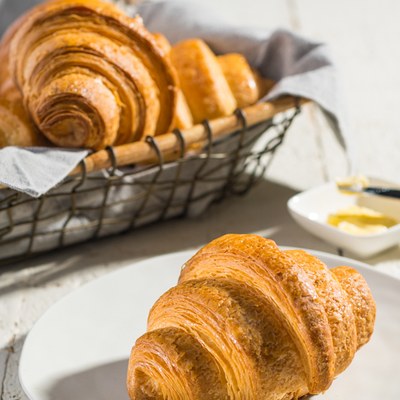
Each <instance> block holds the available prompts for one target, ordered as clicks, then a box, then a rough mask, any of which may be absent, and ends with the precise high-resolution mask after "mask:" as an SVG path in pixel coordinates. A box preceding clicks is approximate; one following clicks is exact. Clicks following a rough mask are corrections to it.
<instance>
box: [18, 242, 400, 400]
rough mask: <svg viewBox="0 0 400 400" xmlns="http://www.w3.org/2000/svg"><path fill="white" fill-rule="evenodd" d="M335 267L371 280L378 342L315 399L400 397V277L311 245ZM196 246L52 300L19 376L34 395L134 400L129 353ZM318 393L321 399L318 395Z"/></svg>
mask: <svg viewBox="0 0 400 400" xmlns="http://www.w3.org/2000/svg"><path fill="white" fill-rule="evenodd" d="M309 251H310V252H311V253H313V254H315V255H316V256H317V257H319V258H320V259H321V260H322V261H323V262H325V263H326V264H327V265H328V267H335V266H338V265H348V266H351V267H354V268H356V269H358V270H359V271H360V272H361V273H362V274H363V276H364V277H365V279H366V280H367V282H368V284H369V286H370V288H371V290H372V293H373V296H374V298H375V301H376V304H377V320H376V326H375V332H374V334H373V336H372V340H371V342H370V343H368V344H367V345H366V346H365V347H363V348H362V349H360V351H358V352H357V354H356V356H355V359H354V360H353V362H352V364H351V365H350V366H349V368H347V370H346V371H344V372H343V373H342V374H341V375H340V376H339V377H338V378H337V379H335V381H334V382H333V384H332V387H331V388H330V389H329V390H328V391H327V392H326V393H325V394H324V395H320V396H316V397H315V400H317V399H321V400H342V399H347V400H376V399H384V400H398V399H400V385H399V384H398V357H397V355H398V354H400V341H399V337H400V312H399V310H400V280H398V279H395V278H392V277H389V276H387V275H385V274H383V273H380V272H377V271H374V270H373V269H372V268H371V267H369V266H368V265H366V264H363V263H360V262H357V261H355V260H350V259H347V258H343V257H339V256H336V255H333V254H327V253H322V252H316V251H312V250H309ZM192 255H193V251H185V252H180V253H173V254H168V255H164V256H160V257H156V258H151V259H147V260H144V261H141V262H138V263H135V264H133V265H131V266H129V267H127V268H124V269H121V270H119V271H116V272H113V273H111V274H108V275H106V276H104V277H102V278H99V279H97V280H95V281H93V282H90V283H89V284H87V285H85V286H83V287H81V288H80V289H78V290H76V291H74V292H73V293H71V294H69V295H68V296H66V297H64V298H63V299H61V300H60V301H59V302H57V303H56V304H55V305H54V306H52V307H51V308H50V309H49V310H48V311H47V312H46V313H45V314H44V315H43V316H42V317H41V318H40V319H39V321H38V322H37V323H36V324H35V326H34V327H33V329H32V330H31V332H30V333H29V335H28V337H27V339H26V341H25V344H24V347H23V351H22V355H21V360H20V365H19V377H20V382H21V384H22V387H23V389H24V391H25V393H26V394H27V396H28V398H29V399H30V400H70V399H85V400H110V399H112V400H128V395H127V394H126V389H125V379H126V369H127V365H128V357H129V354H130V350H131V347H132V345H133V344H134V343H135V340H136V339H137V338H138V337H139V336H140V335H142V334H143V333H144V332H145V330H146V320H147V315H148V312H149V310H150V308H151V306H152V305H153V303H154V302H155V301H156V299H157V298H158V297H159V296H161V294H162V293H164V292H165V291H166V290H167V289H169V288H170V287H172V286H173V285H175V284H176V282H177V279H178V276H179V272H180V268H181V265H183V264H184V262H185V261H187V260H188V259H189V258H190V257H191V256H192ZM313 399H314V398H313Z"/></svg>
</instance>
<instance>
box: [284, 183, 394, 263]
mask: <svg viewBox="0 0 400 400" xmlns="http://www.w3.org/2000/svg"><path fill="white" fill-rule="evenodd" d="M370 180H371V185H377V186H380V185H382V186H385V185H386V186H387V185H389V186H393V187H395V186H396V184H394V183H388V182H385V181H382V180H377V179H374V178H370ZM355 204H357V205H360V206H364V207H369V208H372V209H375V210H377V211H380V212H382V213H384V214H386V215H389V216H392V217H393V218H395V219H397V220H400V201H399V200H396V199H391V198H388V197H383V196H368V195H367V196H350V195H346V194H342V193H340V192H339V191H338V190H337V188H336V184H335V183H334V182H330V183H326V184H324V185H321V186H317V187H315V188H312V189H310V190H306V191H305V192H302V193H299V194H297V195H295V196H293V197H292V198H291V199H289V201H288V209H289V212H290V214H291V215H292V217H293V218H294V220H295V221H296V222H297V223H298V224H299V225H301V226H302V227H303V228H304V229H306V230H307V231H309V232H310V233H312V234H313V235H315V236H318V237H319V238H320V239H322V240H325V241H326V242H329V243H331V244H333V245H335V246H338V247H339V248H342V249H346V250H348V251H350V252H351V253H352V254H354V255H357V256H359V257H365V258H366V257H371V256H372V255H374V254H377V253H379V252H381V251H383V250H386V249H388V248H389V247H392V246H395V245H397V244H399V243H400V224H397V225H394V226H393V227H391V228H389V229H387V230H386V231H384V232H381V233H376V234H371V235H365V236H361V235H353V234H350V233H347V232H344V231H342V230H340V229H338V228H336V227H333V226H331V225H329V224H328V223H327V222H326V221H327V218H328V215H329V214H331V213H335V212H337V211H339V210H340V209H342V208H347V207H349V206H351V205H355Z"/></svg>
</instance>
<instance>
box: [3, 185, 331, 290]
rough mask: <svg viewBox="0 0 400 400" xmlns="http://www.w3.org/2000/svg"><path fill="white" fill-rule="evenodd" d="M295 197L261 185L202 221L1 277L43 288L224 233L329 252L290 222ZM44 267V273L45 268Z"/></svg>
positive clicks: (78, 249)
mask: <svg viewBox="0 0 400 400" xmlns="http://www.w3.org/2000/svg"><path fill="white" fill-rule="evenodd" d="M296 193H297V192H296V191H295V190H293V189H290V188H288V187H286V186H282V185H280V184H277V183H273V182H270V181H261V182H260V183H259V184H258V185H257V186H256V187H255V188H253V189H252V191H250V193H249V194H248V195H246V196H236V197H235V196H234V197H230V198H228V199H225V200H224V201H222V202H220V203H217V204H213V205H212V206H211V207H210V208H209V209H208V210H207V211H206V212H205V213H204V214H203V215H201V216H200V217H197V218H191V219H189V218H188V219H184V218H180V219H175V220H169V221H165V222H159V223H156V224H154V225H150V226H147V227H142V228H139V229H137V230H136V231H131V232H128V233H125V234H122V235H118V236H113V237H108V238H104V239H99V240H97V241H92V242H87V243H83V244H81V245H78V246H73V247H71V248H67V249H62V250H58V251H53V252H51V253H49V254H46V255H44V256H39V257H36V258H33V259H31V260H28V261H25V262H23V263H19V264H15V265H12V266H9V267H5V268H2V269H1V271H4V272H6V271H10V270H18V269H21V268H24V269H27V268H29V282H27V283H28V286H29V285H32V286H36V285H42V284H45V283H47V282H51V281H55V280H57V279H59V278H61V277H62V276H64V275H67V274H73V273H75V272H77V271H80V270H82V269H85V270H88V269H90V268H91V267H92V266H99V265H101V266H104V268H107V265H108V264H111V263H113V264H117V263H118V264H120V265H121V266H123V265H124V264H125V265H126V264H128V263H129V261H130V260H138V259H142V258H146V257H152V256H156V255H160V254H165V253H170V252H175V251H179V250H184V249H189V248H196V247H200V246H202V245H203V244H205V243H207V242H209V241H210V240H212V239H214V238H216V237H218V236H220V235H223V234H225V233H250V232H254V233H258V234H260V235H263V236H265V237H269V238H271V239H274V240H275V241H276V242H277V243H279V244H280V245H286V246H296V247H308V248H314V249H317V250H325V251H333V250H334V249H333V248H332V247H331V246H328V245H326V244H324V243H323V242H322V241H321V240H319V239H317V238H314V237H313V236H311V235H310V234H308V233H307V232H305V231H304V230H303V229H302V228H300V227H299V226H298V225H297V224H295V222H294V221H293V220H292V218H291V217H290V215H289V213H288V211H287V207H286V203H287V201H288V199H289V198H290V197H291V196H293V195H294V194H296ZM46 265H47V267H46ZM15 285H16V283H15V282H7V281H6V280H4V279H3V280H2V282H1V283H0V294H2V293H6V292H8V291H10V290H14V289H15Z"/></svg>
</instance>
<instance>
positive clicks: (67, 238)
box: [0, 104, 300, 265]
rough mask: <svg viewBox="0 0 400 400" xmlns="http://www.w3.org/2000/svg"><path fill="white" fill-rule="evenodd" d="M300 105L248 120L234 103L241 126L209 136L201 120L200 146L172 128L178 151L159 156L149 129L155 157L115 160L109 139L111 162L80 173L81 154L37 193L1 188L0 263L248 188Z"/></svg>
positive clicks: (198, 209)
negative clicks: (65, 173) (58, 180)
mask: <svg viewBox="0 0 400 400" xmlns="http://www.w3.org/2000/svg"><path fill="white" fill-rule="evenodd" d="M299 111H300V107H299V105H298V104H297V106H296V107H295V108H294V109H292V110H290V111H286V112H283V113H280V114H278V115H276V116H274V117H273V118H272V119H269V120H266V121H263V122H261V123H258V124H256V125H252V126H248V124H247V121H246V117H245V114H244V113H243V112H242V111H241V110H237V111H236V113H235V114H236V116H237V118H238V120H239V121H240V123H241V125H240V126H241V129H239V130H238V131H236V132H234V133H231V134H229V135H227V136H224V137H222V138H219V139H215V140H213V132H212V130H211V127H210V124H209V122H208V121H204V122H203V125H204V127H205V130H206V132H207V140H206V141H205V143H202V144H201V150H200V151H198V150H196V149H193V148H187V146H186V144H185V139H184V135H183V134H182V132H181V131H179V130H175V131H174V134H175V135H176V136H177V139H178V141H179V143H180V151H179V158H178V159H177V160H174V161H169V160H167V159H164V157H163V154H162V152H161V151H160V149H159V148H158V146H157V142H156V140H154V138H152V137H148V138H146V141H147V142H148V144H149V145H150V146H151V147H152V149H153V151H154V153H155V155H156V159H157V162H156V163H154V164H152V165H136V166H128V167H123V168H121V167H119V166H118V165H117V161H116V157H115V153H114V148H113V147H109V148H108V149H107V151H108V155H109V158H110V162H111V168H109V169H107V170H102V171H99V172H91V173H87V171H86V164H85V160H83V161H82V162H81V165H80V174H79V175H77V176H71V177H68V178H67V179H66V180H65V181H64V182H63V183H62V184H61V185H59V186H58V187H56V188H54V189H52V190H51V191H50V192H49V193H47V194H45V195H43V196H41V197H40V198H37V199H35V198H32V197H30V196H28V195H27V194H24V193H20V192H17V191H15V190H12V189H10V188H5V189H2V190H0V265H4V264H6V263H10V262H15V261H19V260H22V259H25V258H28V257H31V256H33V255H36V254H40V253H43V252H48V251H50V250H54V249H57V248H62V247H65V246H69V245H72V244H75V243H81V242H83V241H88V240H91V239H95V238H98V237H104V236H108V235H112V234H117V233H122V232H124V231H129V230H131V229H136V228H138V227H140V226H143V225H146V224H149V223H154V222H157V221H162V220H166V219H170V218H177V217H183V216H189V217H193V216H196V215H199V214H201V213H202V212H203V211H204V210H205V209H206V208H207V207H208V206H209V205H210V204H211V203H213V202H216V201H220V200H221V199H223V198H225V197H227V196H230V195H243V194H245V193H247V192H248V191H249V190H250V188H251V187H253V186H254V184H256V183H257V181H258V180H259V179H261V178H262V177H263V176H264V175H265V172H266V170H267V168H268V166H269V165H270V163H271V161H272V158H273V155H274V154H275V152H276V150H277V148H278V147H279V146H280V145H281V144H282V141H283V139H284V137H285V134H286V132H287V130H288V128H289V127H290V125H291V123H292V121H293V119H294V118H295V117H296V115H297V114H298V113H299Z"/></svg>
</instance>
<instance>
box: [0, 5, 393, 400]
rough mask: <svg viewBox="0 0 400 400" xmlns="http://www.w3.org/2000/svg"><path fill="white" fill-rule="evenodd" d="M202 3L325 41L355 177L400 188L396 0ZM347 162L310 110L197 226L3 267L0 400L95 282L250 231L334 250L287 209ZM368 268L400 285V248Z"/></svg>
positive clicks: (167, 226) (8, 399)
mask: <svg viewBox="0 0 400 400" xmlns="http://www.w3.org/2000/svg"><path fill="white" fill-rule="evenodd" d="M7 1H8V0H7ZM203 2H207V3H210V7H211V8H212V9H214V10H215V12H219V13H221V12H222V13H224V14H225V15H226V17H227V18H228V19H230V20H232V21H233V22H235V23H236V24H238V25H253V26H254V25H255V26H260V27H265V26H267V27H271V28H274V27H282V26H283V27H286V28H290V29H292V30H295V31H297V32H299V33H301V34H303V35H306V36H309V37H313V38H315V39H317V40H321V41H325V42H328V43H330V45H331V48H332V50H333V53H334V55H335V56H336V59H337V63H338V65H339V66H340V68H341V70H342V78H343V88H344V93H345V99H344V101H346V102H347V105H348V111H349V119H350V122H351V125H352V130H353V131H352V133H353V135H354V137H355V138H356V142H357V143H358V146H357V150H358V151H357V157H356V165H357V166H358V171H359V172H362V173H363V174H366V175H373V176H378V177H381V178H386V179H389V180H395V181H396V180H397V181H399V180H400V176H399V172H398V171H400V157H399V149H400V118H399V111H398V110H397V107H398V105H400V91H398V89H399V88H400V74H399V73H398V71H399V70H400V46H398V43H397V42H398V38H399V37H400V24H398V15H400V2H398V1H396V0H385V1H384V2H378V1H377V0H368V1H366V0H353V1H352V2H349V1H346V0H338V1H335V2H327V1H320V0H286V1H284V0H253V1H251V2H249V1H246V0H235V1H233V0H219V1H218V2H214V1H212V0H203ZM249 4H251V7H250V6H249ZM345 160H346V159H345V156H344V154H343V151H342V150H341V148H340V147H339V146H338V144H337V143H336V142H335V139H334V138H333V135H332V133H331V132H330V131H329V128H328V127H327V125H326V123H325V122H324V120H323V118H322V117H321V115H320V113H319V112H318V110H317V109H316V108H315V107H314V106H307V108H305V110H304V112H303V113H302V115H301V116H300V117H299V118H298V120H297V121H296V123H295V124H294V126H293V128H292V129H291V130H290V132H289V133H288V136H287V138H286V141H285V143H284V145H283V146H282V147H281V149H280V150H279V152H278V154H277V156H276V158H275V160H274V162H273V164H272V166H271V168H270V170H269V173H268V178H269V180H272V181H274V182H276V183H271V181H264V182H262V183H261V184H260V185H259V186H258V187H256V188H255V189H254V190H253V191H252V192H251V193H250V194H249V195H248V196H247V197H244V198H232V199H229V200H227V201H225V202H224V203H221V204H218V205H215V206H213V207H212V208H211V209H209V211H207V212H206V213H205V214H204V215H203V216H202V217H200V218H198V219H194V220H175V221H170V222H165V223H161V224H158V225H155V226H151V227H147V228H143V229H140V230H138V231H137V232H132V233H129V234H126V235H123V236H119V237H114V238H110V239H104V240H101V241H98V242H94V243H87V244H83V245H81V246H78V247H73V248H70V249H66V250H63V251H60V252H57V253H52V254H49V255H46V256H42V257H38V258H35V259H33V260H30V261H26V262H23V263H20V264H16V265H10V266H8V267H5V268H2V269H1V270H0V400H19V399H26V397H25V396H24V394H23V392H22V389H21V387H20V385H19V383H18V377H17V370H18V360H19V356H20V351H21V348H22V345H23V341H24V338H25V336H26V334H27V333H28V331H29V329H30V328H31V327H32V325H33V324H34V322H35V321H36V320H37V319H38V318H39V317H40V315H41V314H42V313H43V312H44V311H45V310H46V309H47V308H48V307H49V306H51V305H52V304H53V303H54V302H55V301H56V300H58V299H59V298H60V297H62V296H63V295H65V294H67V293H69V292H71V291H72V290H74V289H75V288H77V287H79V286H81V285H82V284H84V283H85V282H88V281H90V280H92V279H94V278H96V277H98V276H100V275H103V274H105V273H108V272H110V271H112V270H115V269H118V268H123V267H124V266H126V265H129V264H131V263H133V262H135V261H136V260H139V259H142V258H145V257H151V256H154V255H158V254H163V253H169V252H173V251H178V250H184V249H188V248H195V247H199V246H201V245H202V244H204V243H206V242H208V241H209V240H211V239H212V238H214V237H216V236H219V235H221V234H223V233H227V232H237V233H244V232H256V233H260V234H262V235H264V236H268V237H270V238H272V239H274V240H276V241H277V242H278V244H280V245H290V246H298V247H308V248H313V249H318V250H323V251H328V252H335V249H334V248H333V247H332V246H330V245H327V244H325V243H324V242H322V241H320V240H319V239H317V238H314V237H312V236H311V235H309V234H308V233H306V232H304V231H303V230H302V229H301V228H299V227H298V226H297V225H295V223H294V222H293V221H292V220H291V218H290V217H289V215H288V213H287V211H286V201H287V200H288V198H289V197H290V196H292V195H293V194H294V193H296V191H298V190H302V189H306V188H309V187H311V186H313V185H317V184H320V183H322V182H324V181H326V180H329V179H332V178H334V177H335V176H338V175H343V174H345V173H346V161H345ZM366 261H367V262H368V263H370V264H372V265H374V266H376V268H379V269H380V270H382V271H385V272H387V273H389V274H394V275H397V276H399V277H400V248H399V247H397V248H394V249H391V250H389V251H387V252H386V253H384V254H382V255H380V256H377V257H375V258H372V259H369V260H366Z"/></svg>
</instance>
